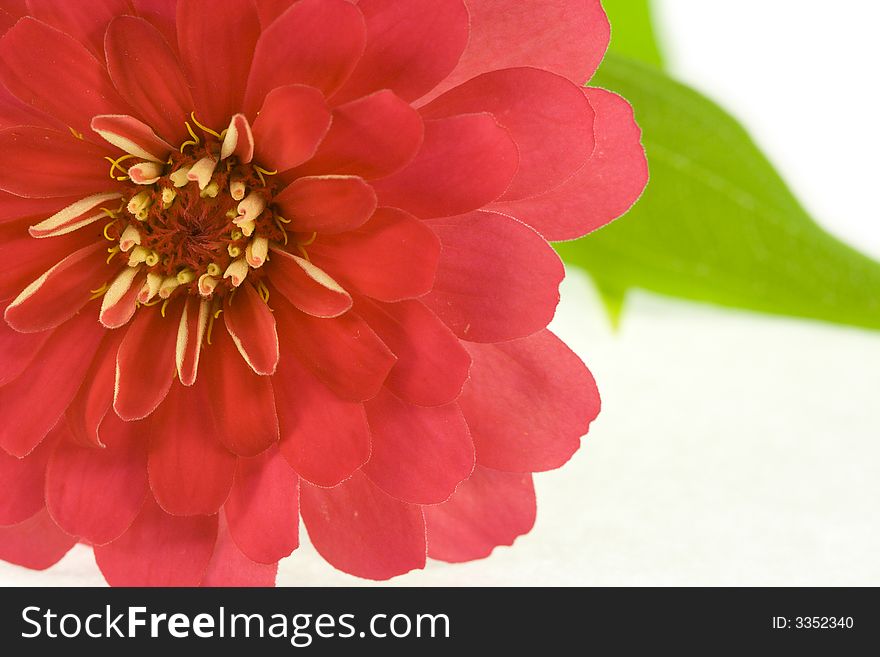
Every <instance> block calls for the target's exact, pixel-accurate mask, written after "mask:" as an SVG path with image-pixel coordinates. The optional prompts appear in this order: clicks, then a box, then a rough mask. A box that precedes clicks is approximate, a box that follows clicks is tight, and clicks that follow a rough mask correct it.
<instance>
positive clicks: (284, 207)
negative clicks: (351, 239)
mask: <svg viewBox="0 0 880 657" xmlns="http://www.w3.org/2000/svg"><path fill="white" fill-rule="evenodd" d="M275 203H276V205H278V207H279V208H280V209H281V212H282V213H283V214H284V215H285V216H286V217H287V218H288V219H289V220H290V221H291V222H292V224H291V227H292V228H293V230H295V231H298V232H303V233H311V232H313V231H317V232H319V233H341V232H344V231H347V230H354V229H355V228H358V227H359V226H363V225H364V223H365V222H366V221H367V219H369V218H370V217H371V216H372V214H373V212H375V210H376V193H375V192H374V191H373V188H372V187H371V186H370V185H368V184H367V183H366V182H364V180H363V179H362V178H357V177H355V176H314V177H306V178H297V179H296V180H295V181H294V182H293V183H291V184H290V185H288V186H287V187H285V188H284V189H283V190H282V191H281V193H280V194H278V196H276V197H275Z"/></svg>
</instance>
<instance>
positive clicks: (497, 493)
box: [425, 466, 537, 563]
mask: <svg viewBox="0 0 880 657" xmlns="http://www.w3.org/2000/svg"><path fill="white" fill-rule="evenodd" d="M536 511H537V506H536V503H535V487H534V485H533V484H532V477H531V475H528V474H518V473H509V472H498V471H496V470H488V469H486V468H481V467H479V466H477V468H475V469H474V473H473V474H472V475H471V477H470V479H468V480H467V481H466V482H464V483H463V484H462V485H461V486H459V488H458V490H457V491H455V493H453V494H452V497H451V498H449V501H447V502H445V503H443V504H438V505H437V506H430V507H427V508H426V509H425V524H426V525H427V527H428V556H430V557H431V558H432V559H440V560H441V561H451V562H456V563H460V562H462V561H472V560H473V559H482V558H484V557H488V556H489V555H490V554H491V553H492V550H494V549H495V548H496V547H498V546H499V545H513V541H514V540H516V538H517V537H518V536H522V535H523V534H527V533H528V532H529V531H531V529H532V526H534V524H535V513H536Z"/></svg>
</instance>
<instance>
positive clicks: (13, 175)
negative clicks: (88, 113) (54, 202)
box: [0, 127, 113, 198]
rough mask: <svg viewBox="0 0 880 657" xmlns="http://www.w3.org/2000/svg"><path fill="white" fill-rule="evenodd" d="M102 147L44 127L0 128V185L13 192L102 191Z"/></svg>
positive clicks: (74, 193) (59, 193) (73, 193)
mask: <svg viewBox="0 0 880 657" xmlns="http://www.w3.org/2000/svg"><path fill="white" fill-rule="evenodd" d="M105 152H106V151H105V150H104V149H102V148H99V147H98V146H95V145H94V144H90V143H88V142H84V141H80V140H79V139H75V138H74V137H73V136H72V135H70V134H64V133H62V132H58V131H57V130H50V129H48V128H31V127H16V128H7V129H6V130H2V131H0V189H3V190H4V191H7V192H10V193H12V194H15V195H17V196H30V197H35V196H40V197H49V196H77V197H78V198H82V197H84V196H89V195H90V194H95V193H98V192H106V191H107V189H108V188H109V187H112V186H113V182H112V181H111V180H110V179H109V178H108V177H107V162H106V161H105V160H103V159H102V158H103V156H104V154H105Z"/></svg>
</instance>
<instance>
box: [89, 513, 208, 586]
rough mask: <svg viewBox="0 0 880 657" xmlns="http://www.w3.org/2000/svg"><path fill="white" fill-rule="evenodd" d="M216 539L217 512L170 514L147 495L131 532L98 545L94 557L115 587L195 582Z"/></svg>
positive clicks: (176, 584)
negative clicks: (208, 514) (106, 543)
mask: <svg viewBox="0 0 880 657" xmlns="http://www.w3.org/2000/svg"><path fill="white" fill-rule="evenodd" d="M216 541H217V516H193V517H188V518H181V517H177V516H171V515H168V514H167V513H165V512H164V511H162V509H160V508H159V506H158V505H157V504H156V503H155V502H153V501H152V500H151V499H150V497H149V496H147V500H146V502H145V503H144V508H143V509H142V510H141V513H140V515H139V516H138V517H137V519H136V520H135V521H134V524H132V526H131V527H129V529H128V531H127V532H125V533H124V534H123V535H122V536H121V537H119V538H117V539H116V540H115V541H113V542H112V543H110V544H108V545H103V546H98V547H95V561H97V562H98V568H100V569H101V572H102V573H103V575H104V577H105V578H106V580H107V582H108V583H109V584H110V585H111V586H197V585H198V584H199V583H200V582H201V581H202V578H203V577H204V575H205V571H206V570H207V568H208V562H209V561H210V560H211V555H212V554H213V552H214V544H215V543H216Z"/></svg>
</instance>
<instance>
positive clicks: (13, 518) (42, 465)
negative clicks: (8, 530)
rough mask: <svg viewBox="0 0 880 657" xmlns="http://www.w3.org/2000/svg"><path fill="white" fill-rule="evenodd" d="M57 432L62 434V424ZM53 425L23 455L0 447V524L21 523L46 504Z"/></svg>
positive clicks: (54, 432)
mask: <svg viewBox="0 0 880 657" xmlns="http://www.w3.org/2000/svg"><path fill="white" fill-rule="evenodd" d="M59 424H60V425H61V429H60V432H61V433H64V430H65V427H64V425H63V423H59ZM58 433H59V430H58V429H57V428H56V429H55V430H54V431H52V432H51V433H50V434H49V435H48V436H47V437H46V439H45V440H44V441H43V442H42V443H41V444H40V445H38V446H37V447H36V449H34V451H33V452H31V453H30V454H29V455H28V456H26V457H25V458H16V457H15V456H11V455H9V454H7V453H6V452H4V451H3V450H0V481H2V482H3V493H2V494H0V527H3V526H6V525H15V524H18V523H20V522H24V521H25V520H27V519H28V518H30V517H31V516H33V515H34V514H36V513H39V512H40V511H42V510H43V507H44V506H46V502H45V497H44V495H43V491H44V490H45V485H46V463H47V462H48V461H49V456H50V455H51V454H52V449H53V448H54V447H55V442H56V435H57V434H58Z"/></svg>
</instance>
